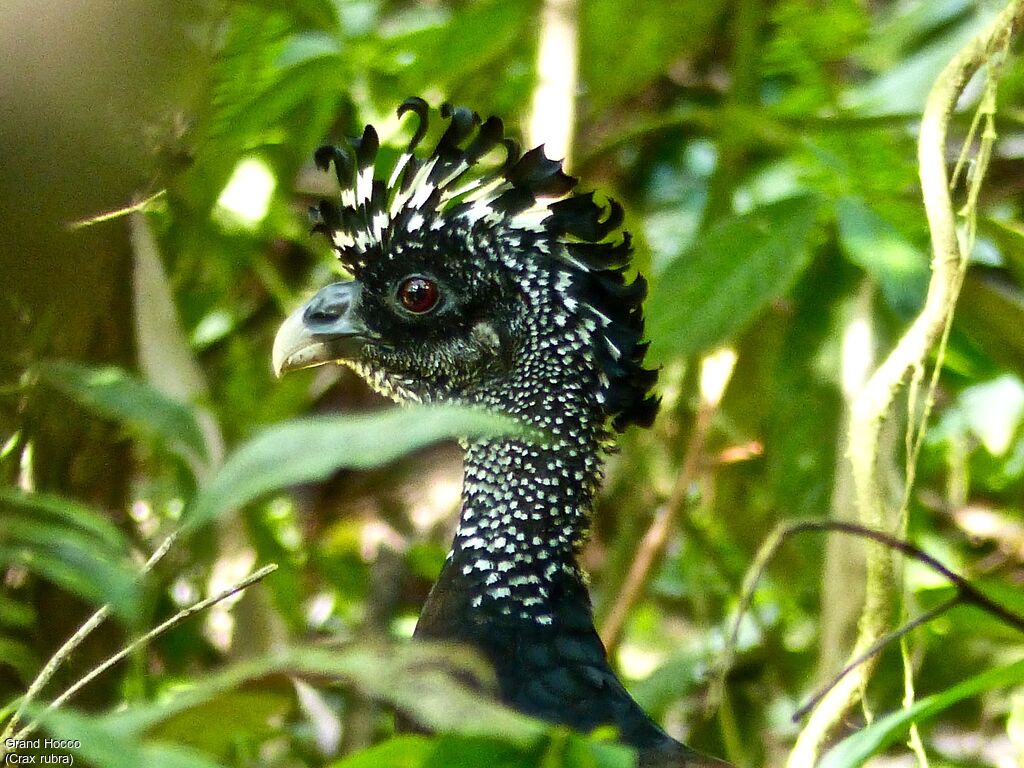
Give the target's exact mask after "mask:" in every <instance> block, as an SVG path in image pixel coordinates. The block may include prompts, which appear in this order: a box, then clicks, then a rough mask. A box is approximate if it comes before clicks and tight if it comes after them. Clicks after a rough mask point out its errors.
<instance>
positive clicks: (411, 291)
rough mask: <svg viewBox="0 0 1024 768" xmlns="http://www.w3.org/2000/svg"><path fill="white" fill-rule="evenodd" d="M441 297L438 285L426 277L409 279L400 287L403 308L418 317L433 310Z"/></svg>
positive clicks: (399, 295) (399, 292) (399, 293)
mask: <svg viewBox="0 0 1024 768" xmlns="http://www.w3.org/2000/svg"><path fill="white" fill-rule="evenodd" d="M440 295H441V292H440V291H438V289H437V283H435V282H434V281H433V280H428V279H427V278H425V277H407V278H405V280H403V281H402V282H401V284H400V285H399V286H398V300H399V301H400V302H402V306H403V307H405V308H406V309H407V310H409V311H410V312H413V313H415V314H417V315H422V314H423V313H424V312H429V311H430V310H432V309H433V308H434V307H435V306H436V305H437V300H438V298H440Z"/></svg>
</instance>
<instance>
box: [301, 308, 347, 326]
mask: <svg viewBox="0 0 1024 768" xmlns="http://www.w3.org/2000/svg"><path fill="white" fill-rule="evenodd" d="M339 317H341V312H339V311H337V308H336V307H310V308H309V309H308V310H306V320H307V321H308V322H312V323H330V322H333V321H335V320H337V319H338V318H339Z"/></svg>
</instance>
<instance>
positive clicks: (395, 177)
mask: <svg viewBox="0 0 1024 768" xmlns="http://www.w3.org/2000/svg"><path fill="white" fill-rule="evenodd" d="M440 111H441V116H442V117H443V118H444V119H446V120H447V121H448V124H447V126H446V128H445V130H444V133H443V134H442V135H441V137H440V139H439V140H438V141H437V143H436V145H435V146H434V148H433V150H432V151H431V152H430V153H429V154H427V155H425V156H419V155H417V153H416V150H417V148H418V146H419V145H420V143H421V142H422V140H423V138H424V137H425V135H426V134H427V131H428V128H429V112H430V109H429V107H428V105H427V103H426V102H425V101H424V100H423V99H420V98H417V97H414V98H410V99H407V100H406V101H405V102H403V103H402V105H401V106H400V107H399V108H398V115H399V117H401V116H403V115H405V114H406V113H409V112H412V113H413V114H414V115H415V116H416V117H417V124H416V128H415V130H414V132H413V136H412V139H411V140H410V142H409V144H408V146H407V147H406V148H405V150H404V151H403V152H402V154H401V155H400V157H399V158H398V160H397V162H396V163H395V166H394V168H393V169H392V171H391V173H390V175H389V177H388V179H387V180H386V181H385V180H384V179H382V178H378V177H377V176H376V175H375V170H376V168H375V163H376V160H377V154H378V149H379V144H380V142H379V139H378V136H377V132H376V130H375V129H374V128H373V126H371V125H367V126H366V128H365V129H364V131H363V134H362V136H361V137H360V138H357V139H352V140H350V141H349V142H348V145H347V146H342V147H338V146H324V147H321V148H320V149H319V150H317V152H316V155H315V160H316V163H317V165H318V166H319V167H320V168H321V169H323V170H325V171H326V170H329V168H330V167H331V165H333V166H334V171H335V173H336V175H337V177H338V182H339V183H340V186H341V192H340V204H338V203H335V202H332V201H328V200H323V201H321V202H320V203H319V205H318V206H316V207H314V208H312V209H311V214H312V217H313V220H314V230H316V231H319V232H322V233H323V234H324V235H326V236H327V238H328V239H329V240H330V241H331V243H332V244H333V246H334V248H335V250H336V252H337V254H338V257H339V258H340V260H341V261H342V262H343V263H344V264H345V266H346V267H347V268H348V269H350V270H351V271H352V272H353V273H354V274H355V275H356V276H357V277H358V276H359V273H360V271H361V270H363V269H364V268H365V267H366V265H367V264H369V263H372V262H373V261H375V260H376V259H380V258H382V257H384V256H386V254H387V253H388V249H389V245H390V243H392V242H393V241H395V240H396V238H398V237H401V236H402V235H407V234H409V233H412V232H417V233H418V234H420V235H425V234H426V235H429V233H431V232H438V234H439V235H442V234H444V231H445V230H448V231H452V230H453V229H454V228H455V227H456V225H458V226H459V229H460V230H466V229H472V228H473V227H474V226H477V225H483V226H487V227H490V228H492V229H499V230H505V231H507V232H510V233H514V234H515V236H516V241H517V242H518V243H519V251H520V252H521V253H522V255H523V258H531V259H535V260H539V262H540V263H541V264H542V265H543V266H545V267H547V268H549V269H552V270H558V271H559V272H561V273H564V274H567V275H568V276H569V279H568V280H567V284H566V285H565V296H566V300H567V302H568V303H572V304H573V305H574V306H575V305H578V306H579V307H580V308H581V311H587V312H589V313H590V315H591V316H592V318H593V321H594V327H595V329H596V331H595V333H594V359H595V361H596V362H597V363H598V366H599V378H600V383H601V393H600V396H599V400H600V402H601V403H602V404H603V409H604V412H605V414H606V416H607V417H608V418H610V419H611V420H612V425H613V426H614V428H615V429H617V430H622V429H624V428H625V427H626V426H627V425H629V424H631V423H632V424H639V425H641V426H648V425H650V423H651V422H652V421H653V419H654V416H655V414H656V412H657V408H658V400H657V399H656V398H655V397H653V396H651V395H650V394H649V393H650V390H651V388H652V387H653V385H654V382H655V379H656V378H657V372H656V371H652V370H648V369H645V368H644V367H643V358H644V355H645V353H646V351H647V344H646V343H645V342H643V341H642V337H643V330H644V318H643V310H642V303H643V299H644V297H645V295H646V292H647V284H646V281H645V280H644V279H643V277H642V276H637V277H636V278H635V279H634V280H633V281H632V282H626V279H625V272H626V270H627V269H628V267H629V263H630V255H631V253H632V249H631V243H630V235H629V233H628V232H625V231H621V232H620V230H619V228H620V226H621V224H622V220H623V214H622V207H621V206H620V205H619V204H618V203H616V202H615V201H614V200H610V199H609V200H608V201H607V203H606V204H600V203H598V202H597V201H595V199H594V194H593V193H592V192H587V193H581V192H578V191H576V189H575V188H576V184H577V180H576V179H575V178H573V177H572V176H568V175H567V174H565V173H564V171H563V170H562V164H561V162H560V161H557V160H552V159H550V158H548V157H546V156H545V154H544V149H543V146H540V147H536V148H535V149H532V150H530V151H528V152H525V153H522V152H521V150H520V147H519V145H518V143H517V142H516V141H515V140H514V139H511V138H509V137H506V136H505V132H504V126H503V124H502V121H501V120H500V119H499V118H497V117H489V118H487V119H486V120H483V121H481V119H480V117H479V116H478V115H477V114H476V113H475V112H472V111H470V110H468V109H466V108H463V107H452V106H450V105H448V104H444V105H442V107H441V110H440ZM494 150H499V151H500V150H504V155H505V157H504V162H500V163H496V164H491V165H489V166H488V165H486V164H484V163H481V160H482V159H483V158H484V157H485V156H486V155H488V154H490V153H492V151H494ZM617 236H618V237H617Z"/></svg>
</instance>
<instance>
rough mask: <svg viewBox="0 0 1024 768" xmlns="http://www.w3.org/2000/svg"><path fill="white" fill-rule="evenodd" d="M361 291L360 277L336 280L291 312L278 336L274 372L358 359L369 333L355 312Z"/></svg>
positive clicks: (275, 343) (275, 346)
mask: <svg viewBox="0 0 1024 768" xmlns="http://www.w3.org/2000/svg"><path fill="white" fill-rule="evenodd" d="M361 291H362V285H361V284H360V283H359V282H358V281H356V280H350V281H349V282H347V283H332V284H331V285H328V286H327V287H326V288H321V289H320V290H319V291H318V292H317V294H316V295H315V296H314V297H313V298H312V299H310V300H309V302H308V303H306V304H305V305H304V306H301V307H299V308H298V309H297V310H295V311H294V312H293V313H292V314H291V315H289V316H288V319H287V320H285V321H284V323H282V324H281V327H280V328H279V329H278V331H277V336H276V337H275V338H274V352H273V361H274V373H275V374H277V376H278V377H280V376H281V375H283V374H285V373H287V372H288V371H297V370H299V369H300V368H311V367H313V366H314V365H323V364H324V363H331V362H339V361H342V360H353V359H355V358H356V357H357V356H358V355H359V352H360V350H361V349H362V348H363V345H364V344H365V342H366V340H367V337H368V332H367V329H366V326H365V325H363V323H362V321H361V320H360V319H359V318H358V317H356V314H355V308H356V307H357V305H358V302H359V294H360V292H361Z"/></svg>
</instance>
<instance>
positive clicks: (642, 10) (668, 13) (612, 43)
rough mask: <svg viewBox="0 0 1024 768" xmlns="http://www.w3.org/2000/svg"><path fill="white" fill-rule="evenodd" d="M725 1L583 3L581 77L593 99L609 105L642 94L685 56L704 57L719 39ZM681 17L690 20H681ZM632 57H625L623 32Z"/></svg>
mask: <svg viewBox="0 0 1024 768" xmlns="http://www.w3.org/2000/svg"><path fill="white" fill-rule="evenodd" d="M724 7H725V3H724V2H722V0H639V2H632V3H623V2H620V0H589V1H588V2H586V3H581V4H580V78H581V80H582V82H583V85H584V87H585V88H586V93H587V103H588V105H589V106H591V107H592V108H594V109H603V108H606V107H608V106H610V105H612V104H614V103H615V102H616V101H617V100H620V99H622V98H623V96H625V95H627V94H636V93H640V92H642V91H643V90H644V88H646V87H647V85H648V84H649V83H650V82H651V80H653V79H654V78H655V77H657V76H658V75H659V74H662V73H665V72H668V71H669V69H670V68H671V67H672V65H673V64H675V63H676V62H677V61H678V60H679V59H680V57H684V56H685V57H690V58H694V57H697V56H699V54H700V52H701V51H702V50H703V49H705V48H706V47H707V46H708V45H709V44H710V43H711V41H712V40H714V39H715V37H714V32H713V28H714V26H715V25H716V24H718V23H719V18H720V17H721V15H722V10H723V8H724ZM679 19H686V23H685V24H680V23H678V22H679ZM626 29H628V30H629V55H628V56H623V55H622V41H623V30H626Z"/></svg>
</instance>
